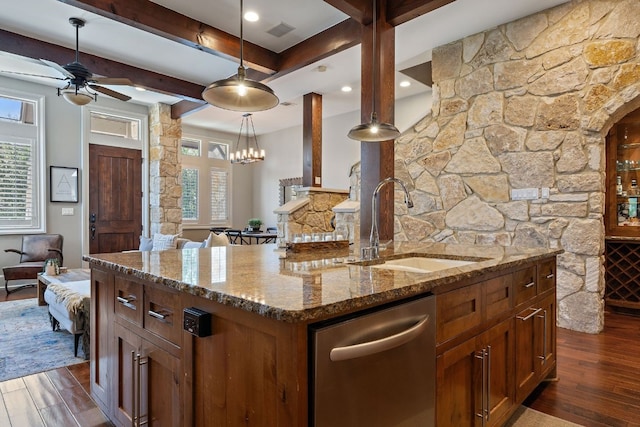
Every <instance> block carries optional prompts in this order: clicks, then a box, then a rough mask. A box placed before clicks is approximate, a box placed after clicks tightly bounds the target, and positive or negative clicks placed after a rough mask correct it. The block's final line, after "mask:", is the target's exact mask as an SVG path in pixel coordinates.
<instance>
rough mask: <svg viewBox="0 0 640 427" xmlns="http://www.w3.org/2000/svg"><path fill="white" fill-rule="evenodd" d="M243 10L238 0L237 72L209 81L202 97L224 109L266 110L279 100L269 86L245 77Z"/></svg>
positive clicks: (242, 4) (242, 5) (241, 3)
mask: <svg viewBox="0 0 640 427" xmlns="http://www.w3.org/2000/svg"><path fill="white" fill-rule="evenodd" d="M243 11H244V2H243V0H240V66H239V67H238V74H237V75H235V76H233V77H229V78H228V79H224V80H218V81H215V82H213V83H211V84H210V85H209V86H207V87H206V89H205V90H204V91H203V92H202V99H204V100H205V101H207V102H208V103H209V104H211V105H213V106H216V107H220V108H224V109H225V110H231V111H242V112H255V111H263V110H268V109H270V108H273V107H275V106H276V105H278V103H279V102H280V100H279V99H278V97H277V96H276V94H275V93H274V92H273V90H272V89H271V88H270V87H269V86H267V85H264V84H262V83H260V82H257V81H255V80H251V79H247V78H246V69H245V68H244V59H243V44H244V38H243V20H242V16H243V13H244V12H243Z"/></svg>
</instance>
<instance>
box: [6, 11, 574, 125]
mask: <svg viewBox="0 0 640 427" xmlns="http://www.w3.org/2000/svg"><path fill="white" fill-rule="evenodd" d="M152 1H153V2H154V3H157V4H159V5H161V6H164V7H167V8H169V9H172V10H175V11H177V12H179V13H181V14H183V15H186V16H189V17H191V18H193V19H196V20H199V21H202V22H205V23H207V24H209V25H211V26H213V27H216V28H219V29H221V30H223V31H226V32H228V33H231V34H233V35H236V36H239V33H240V17H239V13H240V11H239V1H238V0H152ZM566 1H567V0H456V1H454V2H453V3H450V4H448V5H446V6H444V7H441V8H439V9H437V10H435V11H433V12H431V13H429V14H426V15H423V16H421V17H419V18H416V19H413V20H411V21H409V22H407V23H405V24H402V25H400V26H398V27H396V69H397V70H399V69H404V68H407V67H409V66H412V65H417V64H419V63H422V62H425V61H427V60H429V59H430V58H431V50H432V49H433V48H434V47H437V46H440V45H443V44H446V43H449V42H451V41H455V40H458V39H460V38H462V37H465V36H467V35H471V34H475V33H477V32H479V31H482V30H485V29H488V28H492V27H495V26H496V25H500V24H503V23H505V22H510V21H513V20H515V19H518V18H520V17H524V16H527V15H530V14H532V13H535V12H537V11H540V10H543V9H547V8H549V7H552V6H555V5H558V4H560V3H564V2H566ZM244 8H245V11H248V10H254V11H256V12H258V14H259V15H260V20H259V21H258V22H256V23H250V22H245V23H244V37H245V40H248V41H250V42H252V43H255V44H258V45H260V46H263V47H265V48H267V49H270V50H272V51H275V52H281V51H282V50H285V49H287V48H289V47H291V46H293V45H295V44H297V43H299V42H300V41H302V40H305V39H307V38H309V37H311V36H313V35H315V34H317V33H319V32H321V31H323V30H325V29H327V28H329V27H331V26H333V25H335V24H337V23H338V22H341V21H342V20H344V19H346V18H347V16H346V15H344V14H343V13H341V12H340V11H338V10H336V9H334V8H333V7H332V6H330V5H328V4H327V3H325V2H324V1H323V0H269V1H268V2H266V1H264V0H245V4H244ZM70 17H79V18H82V19H84V20H86V22H87V24H86V25H85V27H84V28H81V29H80V50H81V51H82V52H87V53H90V54H93V55H97V56H101V57H104V58H107V59H112V60H116V61H118V62H123V63H126V64H129V65H132V66H135V67H138V68H143V69H148V70H151V71H154V72H158V73H161V74H165V75H169V76H172V77H176V78H179V79H182V80H187V81H190V82H193V83H197V84H200V85H207V84H209V83H211V82H213V81H215V80H218V79H222V78H226V77H229V76H230V75H232V74H234V73H235V72H236V70H237V67H238V64H237V63H236V62H232V61H229V60H226V59H223V58H220V57H218V56H215V55H211V54H208V53H204V52H201V51H198V50H196V49H193V48H190V47H188V46H184V45H182V44H179V43H176V42H173V41H170V40H167V39H164V38H161V37H159V36H155V35H152V34H150V33H147V32H144V31H142V30H138V29H136V28H133V27H130V26H127V25H125V24H121V23H118V22H116V21H113V20H110V19H107V18H104V17H101V16H98V15H95V14H92V13H89V12H85V11H83V10H80V9H77V8H75V7H73V6H69V5H67V4H65V3H62V2H59V1H56V0H20V1H4V2H3V5H2V14H0V28H2V29H4V30H7V31H10V32H14V33H18V34H22V35H25V36H28V37H32V38H36V39H39V40H44V41H47V42H50V43H54V44H57V45H61V46H65V47H68V48H71V49H74V48H75V29H74V28H73V27H72V26H71V25H70V24H69V23H68V19H69V18H70ZM281 22H284V23H286V24H288V25H290V26H292V27H294V28H295V30H293V31H292V32H290V33H289V34H286V35H285V36H283V37H280V38H277V37H274V36H272V35H271V34H268V33H267V32H266V31H267V30H269V29H270V28H272V27H274V26H276V25H278V24H280V23H281ZM1 48H2V47H1V45H0V50H1ZM72 61H73V58H69V62H72ZM80 62H82V56H81V58H80ZM320 65H323V66H326V71H325V72H320V71H319V68H318V67H319V66H320ZM0 70H12V71H21V72H33V73H35V74H45V73H48V74H51V73H52V71H51V70H50V69H49V68H48V67H46V66H41V65H39V64H34V63H33V61H21V60H18V59H16V57H15V55H8V54H4V55H0ZM3 75H5V76H16V75H10V74H3ZM54 75H55V72H54ZM107 77H127V76H107ZM22 78H25V79H30V80H34V79H33V78H28V77H22ZM401 79H405V80H411V82H412V85H411V86H410V87H409V88H401V87H399V86H397V87H396V99H400V98H403V97H406V96H409V95H416V94H419V93H427V92H428V91H430V88H428V87H426V86H424V85H422V84H420V83H419V82H417V81H415V80H412V79H408V78H406V77H404V76H403V75H401V74H400V73H397V76H396V83H399V81H400V80H401ZM35 81H38V82H39V83H44V84H48V85H52V86H55V85H57V86H60V83H59V82H57V81H56V80H51V79H35ZM345 84H349V85H351V86H352V87H353V89H354V90H353V91H352V92H350V93H344V92H341V91H340V88H341V87H342V86H343V85H345ZM269 86H270V87H271V88H272V89H273V90H274V91H275V92H276V94H277V95H278V97H279V98H280V101H281V102H286V103H291V104H292V105H290V106H285V105H279V106H278V107H276V108H274V109H272V110H269V111H264V112H259V113H255V116H254V117H255V123H256V132H257V133H258V134H262V133H269V132H273V131H276V130H279V129H283V128H287V127H291V126H296V125H300V124H301V123H302V96H303V95H304V94H307V93H310V92H316V93H319V94H321V95H323V115H324V117H330V116H333V115H337V114H343V113H346V112H350V111H356V110H359V108H360V91H359V87H360V46H355V47H353V48H350V49H348V50H346V51H343V52H341V53H338V54H336V55H333V56H332V57H329V58H326V59H324V60H322V61H320V62H318V63H316V64H311V65H309V66H307V67H304V68H302V69H300V70H297V71H295V72H292V73H290V74H287V75H285V76H283V77H280V78H278V79H275V80H273V81H271V82H270V83H269ZM110 88H111V89H114V90H117V91H119V92H123V93H126V94H127V95H129V96H132V97H133V99H132V101H129V102H138V103H143V104H150V103H155V102H164V103H168V104H173V103H175V102H177V101H178V99H177V98H172V97H167V96H166V95H162V94H157V93H152V92H148V91H147V92H139V91H136V90H135V89H133V88H130V87H123V86H111V87H110ZM99 96H103V95H99ZM240 118H241V114H240V113H234V112H229V111H226V110H221V109H219V108H216V107H206V108H204V109H202V110H200V111H198V112H195V113H192V114H190V115H188V116H185V117H183V120H182V122H183V123H184V124H187V125H193V126H198V127H204V128H210V129H216V130H221V131H227V132H231V133H235V132H237V130H238V129H239V125H240Z"/></svg>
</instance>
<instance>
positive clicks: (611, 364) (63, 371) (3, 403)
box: [0, 289, 640, 427]
mask: <svg viewBox="0 0 640 427" xmlns="http://www.w3.org/2000/svg"><path fill="white" fill-rule="evenodd" d="M35 296H36V291H35V289H24V290H21V291H19V292H16V293H12V294H11V295H9V296H8V298H7V296H6V295H5V292H4V289H2V290H1V291H0V301H3V300H5V299H22V298H34V297H35ZM88 390H89V364H88V362H87V363H81V364H78V365H73V366H69V367H67V368H60V369H56V370H54V371H49V372H46V373H41V374H36V375H31V376H28V377H24V378H19V379H16V380H9V381H5V382H2V383H0V395H1V397H2V399H0V426H2V427H5V426H11V427H16V426H19V427H23V426H29V427H31V426H46V427H52V426H55V427H61V426H64V427H69V426H81V427H85V426H111V424H110V423H109V422H108V420H107V419H106V418H105V417H104V415H103V414H102V412H100V410H99V409H98V407H97V406H96V405H95V403H94V402H93V401H92V400H91V398H90V397H89V395H88ZM525 404H526V405H527V406H529V407H531V408H533V409H535V410H538V411H540V412H544V413H546V414H550V415H553V416H556V417H558V418H562V419H564V420H568V421H572V422H574V423H577V424H582V425H584V426H587V427H604V426H607V427H634V426H635V427H640V317H634V316H629V315H622V314H617V313H612V312H609V311H607V312H606V313H605V329H604V331H603V333H601V334H598V335H592V334H584V333H580V332H574V331H569V330H566V329H561V328H558V381H553V382H549V383H545V384H543V385H541V386H540V387H538V388H537V389H536V391H535V392H534V393H533V394H532V395H531V396H530V397H529V399H527V401H526V402H525ZM541 427H544V426H541Z"/></svg>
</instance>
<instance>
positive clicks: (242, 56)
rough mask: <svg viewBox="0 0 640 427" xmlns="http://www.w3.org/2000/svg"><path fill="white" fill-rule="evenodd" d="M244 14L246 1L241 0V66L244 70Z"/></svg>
mask: <svg viewBox="0 0 640 427" xmlns="http://www.w3.org/2000/svg"><path fill="white" fill-rule="evenodd" d="M243 14H244V0H240V66H241V67H243V68H244V59H243V58H244V48H243V45H244V31H243V30H244V23H243V21H244V19H243V18H242V15H243Z"/></svg>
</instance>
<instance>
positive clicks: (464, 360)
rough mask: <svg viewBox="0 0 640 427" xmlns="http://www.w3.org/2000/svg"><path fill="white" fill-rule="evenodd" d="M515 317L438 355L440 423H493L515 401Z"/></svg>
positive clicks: (464, 426) (468, 425) (465, 425)
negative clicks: (513, 370) (513, 382)
mask: <svg viewBox="0 0 640 427" xmlns="http://www.w3.org/2000/svg"><path fill="white" fill-rule="evenodd" d="M512 322H513V320H512V319H509V320H505V321H504V322H502V323H500V324H498V325H496V326H494V327H492V328H490V329H489V330H487V331H486V332H484V333H482V334H480V335H478V336H476V337H473V338H470V339H468V340H467V341H465V342H463V343H462V344H460V345H458V346H456V347H454V348H452V349H450V350H447V351H445V352H444V353H443V354H441V355H440V356H438V358H437V373H436V385H437V391H436V394H437V396H438V399H437V404H436V405H437V409H436V412H437V420H438V422H437V425H438V426H456V427H474V426H493V425H500V424H498V423H500V422H502V421H504V417H505V416H506V414H508V413H509V411H510V410H511V408H512V407H513V404H514V395H513V393H514V390H513V384H512V379H513V376H512V375H511V372H512V369H513V351H514V350H513V345H514V339H513V327H512V325H511V323H512Z"/></svg>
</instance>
